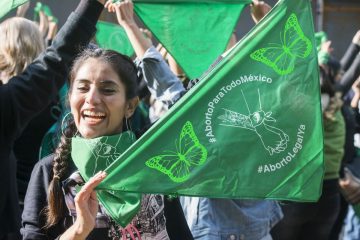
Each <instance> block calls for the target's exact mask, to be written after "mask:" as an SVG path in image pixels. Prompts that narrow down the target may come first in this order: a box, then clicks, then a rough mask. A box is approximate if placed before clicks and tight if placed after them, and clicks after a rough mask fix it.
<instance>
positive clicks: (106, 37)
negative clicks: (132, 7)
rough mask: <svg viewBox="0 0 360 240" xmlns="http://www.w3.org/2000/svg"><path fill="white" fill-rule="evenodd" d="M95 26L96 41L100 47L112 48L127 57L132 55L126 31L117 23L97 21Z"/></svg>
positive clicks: (132, 51) (132, 50)
mask: <svg viewBox="0 0 360 240" xmlns="http://www.w3.org/2000/svg"><path fill="white" fill-rule="evenodd" d="M96 28H97V31H96V42H97V43H98V45H99V46H100V47H101V48H107V49H112V50H115V51H117V52H120V53H122V54H124V55H127V56H129V57H131V56H132V55H134V49H133V48H132V46H131V43H130V41H129V39H128V37H127V35H126V32H125V30H124V29H123V28H122V27H121V26H120V25H119V24H113V23H108V22H102V21H98V23H97V24H96Z"/></svg>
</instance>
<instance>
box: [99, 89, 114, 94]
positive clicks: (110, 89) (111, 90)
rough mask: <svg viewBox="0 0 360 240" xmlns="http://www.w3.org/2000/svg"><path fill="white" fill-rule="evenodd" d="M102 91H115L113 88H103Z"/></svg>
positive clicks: (108, 92)
mask: <svg viewBox="0 0 360 240" xmlns="http://www.w3.org/2000/svg"><path fill="white" fill-rule="evenodd" d="M102 92H103V93H104V94H113V93H114V92H115V89H113V88H103V89H102Z"/></svg>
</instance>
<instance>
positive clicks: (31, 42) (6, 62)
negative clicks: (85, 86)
mask: <svg viewBox="0 0 360 240" xmlns="http://www.w3.org/2000/svg"><path fill="white" fill-rule="evenodd" d="M0 42H1V43H2V44H1V45H0V72H1V77H0V78H1V81H2V83H4V84H6V83H8V81H9V79H10V78H11V77H14V76H16V75H19V74H21V73H22V72H23V71H24V70H25V68H26V67H27V66H28V65H29V64H31V62H32V61H34V59H35V58H36V57H37V56H38V55H39V54H40V53H41V52H42V51H43V50H44V41H43V39H42V36H41V33H40V31H39V27H38V26H37V25H36V24H35V23H34V22H32V21H30V20H28V19H25V18H20V17H13V18H9V19H7V20H5V21H4V22H2V23H1V24H0ZM54 104H55V102H52V103H51V104H49V105H48V106H47V107H46V108H45V109H44V110H43V111H41V112H40V113H39V114H37V115H36V116H35V117H34V118H33V119H32V120H31V121H30V122H29V124H27V127H26V128H25V129H24V130H23V132H22V134H21V136H19V138H18V139H17V140H16V141H15V142H14V148H13V149H12V151H13V154H12V155H11V158H13V159H11V160H10V161H16V163H17V171H16V175H17V187H18V192H19V201H20V206H23V201H24V197H25V193H26V189H27V184H28V182H29V180H30V175H31V171H32V169H33V167H34V165H35V163H36V162H37V161H38V160H39V149H40V144H41V140H42V138H43V136H44V134H45V133H46V131H47V130H48V129H49V128H50V126H51V125H52V124H53V123H54V122H55V118H54V117H53V116H52V107H53V105H54Z"/></svg>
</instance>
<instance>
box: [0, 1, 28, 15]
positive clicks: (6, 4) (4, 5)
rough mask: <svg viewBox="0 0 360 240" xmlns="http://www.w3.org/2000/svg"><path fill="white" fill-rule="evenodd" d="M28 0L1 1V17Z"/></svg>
mask: <svg viewBox="0 0 360 240" xmlns="http://www.w3.org/2000/svg"><path fill="white" fill-rule="evenodd" d="M27 1H28V0H1V1H0V19H1V18H2V17H3V16H5V15H6V14H7V13H8V12H10V11H11V10H12V9H14V8H16V7H18V6H20V5H22V4H24V3H26V2H27Z"/></svg>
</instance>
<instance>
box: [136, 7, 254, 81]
mask: <svg viewBox="0 0 360 240" xmlns="http://www.w3.org/2000/svg"><path fill="white" fill-rule="evenodd" d="M159 2H160V3H159ZM169 2H171V4H170V3H169ZM220 2H221V3H220ZM226 2H227V3H226ZM228 2H229V1H204V2H203V1H201V2H200V3H199V2H196V3H192V2H189V1H184V2H183V1H177V2H173V1H155V0H154V1H144V2H141V1H139V2H136V1H135V3H134V10H135V12H136V14H137V15H138V16H139V18H140V19H141V20H142V22H143V23H144V24H145V25H146V27H147V28H148V29H149V30H150V31H151V32H152V33H153V35H154V37H155V38H156V39H157V40H158V41H159V42H161V43H162V45H163V46H164V47H165V48H166V49H167V51H168V52H169V53H170V54H171V55H172V56H173V58H174V59H175V61H176V62H177V63H178V64H179V65H180V66H181V67H182V69H183V70H184V72H185V73H186V74H187V76H188V77H189V78H190V79H194V78H197V77H200V76H201V74H202V73H204V72H205V71H206V70H207V69H208V67H209V66H210V65H211V63H213V62H214V61H215V59H216V58H217V57H218V56H219V55H220V54H222V53H223V52H224V50H225V49H226V46H227V43H228V41H229V39H230V36H231V34H232V32H233V30H234V28H235V25H236V23H237V21H238V18H239V16H240V13H241V11H242V10H243V8H244V7H245V5H246V4H248V3H250V2H251V1H250V0H243V1H236V4H235V2H232V1H231V4H230V3H228Z"/></svg>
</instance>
